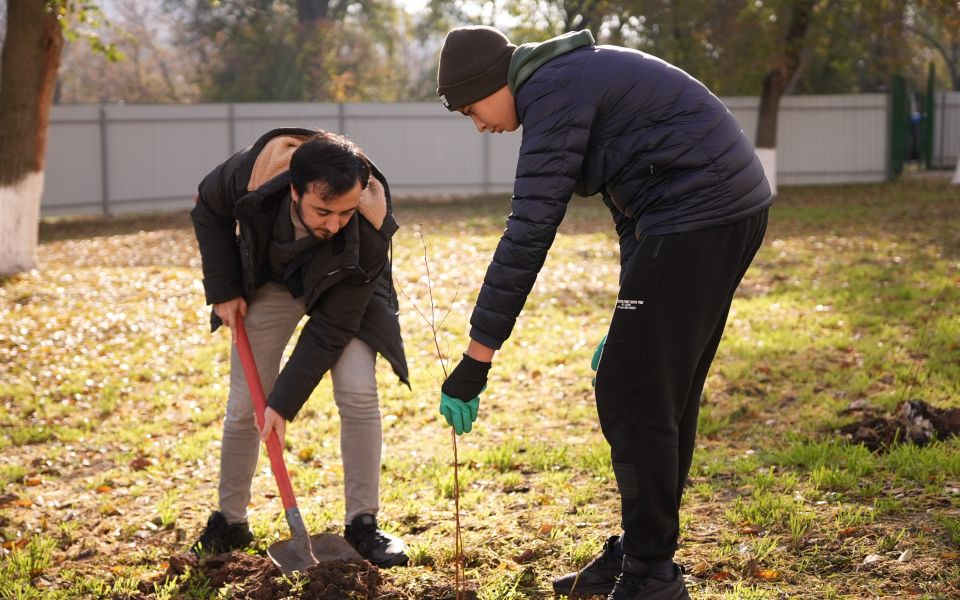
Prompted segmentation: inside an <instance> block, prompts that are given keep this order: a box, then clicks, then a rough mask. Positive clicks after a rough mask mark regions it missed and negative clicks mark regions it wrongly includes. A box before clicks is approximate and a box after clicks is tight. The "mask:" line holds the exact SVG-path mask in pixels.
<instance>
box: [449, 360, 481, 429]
mask: <svg viewBox="0 0 960 600" xmlns="http://www.w3.org/2000/svg"><path fill="white" fill-rule="evenodd" d="M490 367H491V364H490V363H488V362H482V361H479V360H476V359H474V358H472V357H470V356H468V355H467V354H466V353H464V355H463V360H461V361H460V364H458V365H457V366H456V368H455V369H454V370H453V371H452V372H451V373H450V376H449V377H447V379H446V381H444V382H443V385H442V386H441V387H440V414H441V415H443V417H444V418H445V419H446V420H447V425H450V426H451V427H453V429H454V431H456V432H457V435H463V434H464V433H470V431H471V430H472V429H473V422H474V421H476V420H477V413H478V412H479V410H480V394H482V393H483V390H485V389H487V373H489V372H490ZM464 398H472V400H464Z"/></svg>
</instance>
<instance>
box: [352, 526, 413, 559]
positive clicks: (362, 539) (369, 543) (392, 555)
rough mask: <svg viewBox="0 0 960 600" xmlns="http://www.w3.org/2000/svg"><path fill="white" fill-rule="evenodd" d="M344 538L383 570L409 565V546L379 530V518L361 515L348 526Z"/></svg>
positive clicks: (361, 554)
mask: <svg viewBox="0 0 960 600" xmlns="http://www.w3.org/2000/svg"><path fill="white" fill-rule="evenodd" d="M343 537H345V538H347V541H348V542H350V545H351V546H353V547H354V549H355V550H356V551H357V552H359V553H360V556H362V557H364V558H365V559H367V560H369V561H370V562H372V563H373V564H375V565H377V566H378V567H380V568H381V569H387V568H390V567H399V566H400V565H405V564H407V560H409V559H408V558H407V545H406V544H404V543H403V541H402V540H401V539H400V538H398V537H394V536H392V535H390V534H388V533H384V532H382V531H380V530H379V529H377V518H376V517H374V516H373V515H360V516H358V517H355V518H354V519H353V521H351V522H350V524H349V525H347V527H346V529H345V531H344V534H343Z"/></svg>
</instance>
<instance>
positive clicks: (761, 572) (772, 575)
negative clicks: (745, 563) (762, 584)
mask: <svg viewBox="0 0 960 600" xmlns="http://www.w3.org/2000/svg"><path fill="white" fill-rule="evenodd" d="M754 575H756V577H757V578H758V579H762V580H764V581H773V580H774V579H777V578H779V577H780V573H778V572H776V571H775V570H773V569H757V570H756V572H755V573H754Z"/></svg>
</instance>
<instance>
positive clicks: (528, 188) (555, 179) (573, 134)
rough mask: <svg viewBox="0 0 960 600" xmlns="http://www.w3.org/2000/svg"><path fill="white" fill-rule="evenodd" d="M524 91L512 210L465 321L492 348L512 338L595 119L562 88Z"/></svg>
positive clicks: (589, 108)
mask: <svg viewBox="0 0 960 600" xmlns="http://www.w3.org/2000/svg"><path fill="white" fill-rule="evenodd" d="M526 85H527V88H525V89H524V90H523V93H525V94H530V96H531V97H533V98H534V99H533V100H532V101H531V102H530V103H529V105H528V106H525V107H524V111H523V117H522V119H523V141H522V142H521V145H520V156H519V158H518V160H517V175H516V180H515V181H514V187H513V201H512V204H511V208H512V211H511V213H510V216H509V217H508V218H507V228H506V230H505V231H504V233H503V236H502V237H501V238H500V243H499V244H498V245H497V249H496V251H495V252H494V255H493V260H492V261H491V263H490V266H489V267H488V268H487V273H486V276H485V277H484V281H483V286H482V287H481V288H480V294H479V297H478V298H477V305H476V307H475V308H474V311H473V315H472V316H471V318H470V325H471V330H470V337H471V338H473V339H474V340H476V341H478V342H480V343H481V344H483V345H485V346H488V347H490V348H495V349H498V348H500V346H501V345H503V342H504V341H505V340H506V339H507V338H508V337H510V333H511V331H512V330H513V327H514V324H515V323H516V320H517V316H518V315H519V314H520V311H521V310H522V309H523V305H524V303H525V302H526V299H527V295H528V294H529V293H530V290H531V289H532V288H533V284H534V282H535V281H536V279H537V274H538V273H539V272H540V269H541V267H543V263H544V261H545V260H546V257H547V251H548V250H549V249H550V246H551V245H552V244H553V239H554V237H555V236H556V233H557V227H558V226H559V225H560V222H561V221H562V220H563V216H564V213H565V212H566V209H567V203H568V202H569V201H570V196H571V195H572V194H573V189H574V184H575V182H576V180H577V178H578V176H579V173H580V168H581V165H582V163H583V157H584V154H585V152H586V150H587V141H588V139H589V137H590V127H591V125H592V123H593V119H594V116H595V114H596V109H595V107H594V106H593V105H592V104H589V103H587V102H584V101H582V100H580V99H578V98H575V97H574V96H573V95H572V94H570V93H568V92H566V91H565V90H564V89H560V88H559V87H557V88H554V89H548V90H542V91H541V90H539V89H536V88H535V87H532V86H533V84H532V82H530V83H527V84H526ZM528 88H529V89H528Z"/></svg>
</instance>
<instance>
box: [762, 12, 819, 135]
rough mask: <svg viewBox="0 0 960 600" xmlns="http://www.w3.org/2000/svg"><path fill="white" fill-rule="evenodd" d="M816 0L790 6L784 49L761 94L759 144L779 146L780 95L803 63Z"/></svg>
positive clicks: (764, 80)
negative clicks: (805, 41) (801, 61)
mask: <svg viewBox="0 0 960 600" xmlns="http://www.w3.org/2000/svg"><path fill="white" fill-rule="evenodd" d="M814 4H816V0H794V2H793V3H792V8H791V10H790V13H791V14H790V24H789V25H788V26H787V32H786V35H785V36H784V40H783V53H782V54H780V55H779V56H777V57H776V59H775V61H776V62H775V63H774V65H773V67H772V68H771V69H770V71H769V72H768V73H767V76H766V77H764V78H763V91H762V93H761V95H760V114H759V117H758V119H757V143H756V146H757V148H776V147H777V116H778V114H779V111H780V98H782V97H783V92H784V90H785V89H786V88H787V84H789V83H790V78H791V77H792V76H793V74H794V73H795V72H796V70H797V68H798V67H799V66H800V60H801V57H802V56H803V48H804V45H805V44H804V40H805V38H806V34H807V28H808V27H809V25H810V16H811V14H812V13H813V7H814Z"/></svg>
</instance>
